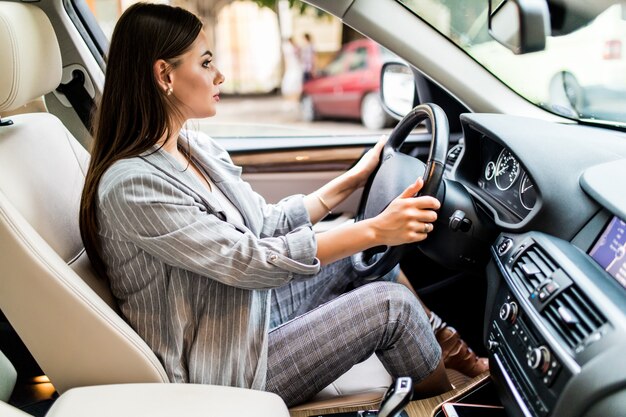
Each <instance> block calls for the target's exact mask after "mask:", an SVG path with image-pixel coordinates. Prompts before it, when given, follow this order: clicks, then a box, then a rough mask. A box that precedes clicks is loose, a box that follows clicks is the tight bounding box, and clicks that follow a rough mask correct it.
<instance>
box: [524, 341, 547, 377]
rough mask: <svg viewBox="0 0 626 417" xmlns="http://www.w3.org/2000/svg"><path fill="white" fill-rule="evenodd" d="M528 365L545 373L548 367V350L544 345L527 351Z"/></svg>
mask: <svg viewBox="0 0 626 417" xmlns="http://www.w3.org/2000/svg"><path fill="white" fill-rule="evenodd" d="M527 358H528V366H529V367H530V368H531V369H536V370H538V371H539V372H541V373H546V372H547V371H548V368H549V367H550V351H549V350H548V348H547V347H545V346H540V347H537V348H534V349H532V350H531V351H530V352H528V355H527Z"/></svg>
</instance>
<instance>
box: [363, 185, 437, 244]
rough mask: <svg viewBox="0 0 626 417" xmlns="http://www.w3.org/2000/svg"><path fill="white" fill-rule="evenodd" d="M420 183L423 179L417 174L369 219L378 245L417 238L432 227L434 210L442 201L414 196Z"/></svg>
mask: <svg viewBox="0 0 626 417" xmlns="http://www.w3.org/2000/svg"><path fill="white" fill-rule="evenodd" d="M423 185H424V180H423V179H422V178H421V177H420V178H418V179H417V181H415V182H414V183H413V184H411V185H409V186H408V187H407V188H406V189H405V190H404V191H403V192H402V193H401V194H400V195H399V196H398V197H397V198H396V199H394V200H393V201H392V202H391V203H390V204H389V206H387V208H385V210H383V211H382V213H380V214H379V215H378V216H375V217H373V218H371V219H370V221H371V227H372V229H373V230H374V232H375V234H376V238H375V240H376V242H378V244H379V245H387V246H397V245H402V244H405V243H413V242H420V241H422V240H424V239H426V236H427V235H428V233H429V232H431V231H432V230H433V223H434V222H435V221H436V220H437V213H436V212H435V210H437V209H439V207H440V206H441V204H440V203H439V200H437V199H436V198H434V197H429V196H420V197H415V195H416V194H417V193H418V192H419V190H421V188H422V186H423Z"/></svg>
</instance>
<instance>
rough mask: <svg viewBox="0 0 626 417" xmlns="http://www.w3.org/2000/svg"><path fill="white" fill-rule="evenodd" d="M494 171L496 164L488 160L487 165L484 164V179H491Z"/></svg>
mask: <svg viewBox="0 0 626 417" xmlns="http://www.w3.org/2000/svg"><path fill="white" fill-rule="evenodd" d="M495 173H496V164H495V163H494V162H493V161H489V163H488V164H487V166H485V179H486V180H487V181H491V179H492V178H493V174H495Z"/></svg>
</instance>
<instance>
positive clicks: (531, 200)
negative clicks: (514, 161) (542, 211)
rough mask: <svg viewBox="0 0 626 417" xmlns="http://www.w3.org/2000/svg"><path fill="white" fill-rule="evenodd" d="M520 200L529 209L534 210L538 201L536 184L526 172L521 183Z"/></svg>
mask: <svg viewBox="0 0 626 417" xmlns="http://www.w3.org/2000/svg"><path fill="white" fill-rule="evenodd" d="M519 201H520V203H522V206H524V208H525V209H527V210H532V209H533V207H535V203H536V202H537V190H536V189H535V184H533V182H532V181H531V180H530V178H529V177H528V175H527V174H526V173H524V175H523V176H522V181H520V183H519Z"/></svg>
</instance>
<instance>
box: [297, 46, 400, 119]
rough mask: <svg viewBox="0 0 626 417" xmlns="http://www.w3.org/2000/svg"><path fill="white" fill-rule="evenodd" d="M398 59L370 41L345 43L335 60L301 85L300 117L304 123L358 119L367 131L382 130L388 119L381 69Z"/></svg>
mask: <svg viewBox="0 0 626 417" xmlns="http://www.w3.org/2000/svg"><path fill="white" fill-rule="evenodd" d="M394 58H395V59H397V57H396V56H395V55H394V54H392V53H391V52H389V51H388V50H387V49H385V48H383V47H382V46H380V45H379V44H377V43H376V42H374V41H372V40H370V39H360V40H356V41H352V42H349V43H347V44H346V45H344V46H343V48H341V50H340V51H339V52H338V53H337V55H336V56H335V58H334V59H333V60H332V61H331V62H330V63H329V64H328V65H327V66H325V67H324V68H323V69H321V70H319V71H318V72H317V75H316V77H315V78H313V79H312V80H309V81H307V82H305V83H304V86H303V92H302V98H301V114H302V118H303V119H304V120H305V121H309V122H310V121H313V120H317V119H321V118H324V117H327V118H348V119H357V120H361V122H362V123H363V125H364V126H365V127H367V128H369V129H382V128H384V127H386V126H388V125H389V123H390V122H391V120H392V119H391V118H390V117H389V116H388V115H387V113H385V111H384V110H383V108H382V106H381V103H380V98H379V94H378V91H379V89H380V68H381V67H382V65H383V63H384V62H385V61H388V60H390V59H394Z"/></svg>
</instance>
